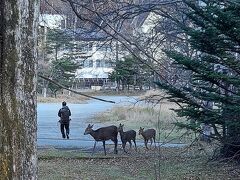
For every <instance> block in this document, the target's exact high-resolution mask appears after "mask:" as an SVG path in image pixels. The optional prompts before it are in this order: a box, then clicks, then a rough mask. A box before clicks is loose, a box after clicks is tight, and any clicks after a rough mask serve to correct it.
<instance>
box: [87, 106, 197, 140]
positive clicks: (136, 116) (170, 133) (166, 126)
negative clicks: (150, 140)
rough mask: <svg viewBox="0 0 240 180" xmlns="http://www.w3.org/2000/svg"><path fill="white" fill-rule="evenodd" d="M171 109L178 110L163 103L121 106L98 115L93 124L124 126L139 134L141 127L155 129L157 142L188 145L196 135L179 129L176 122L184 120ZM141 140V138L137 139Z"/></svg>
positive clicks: (125, 128)
mask: <svg viewBox="0 0 240 180" xmlns="http://www.w3.org/2000/svg"><path fill="white" fill-rule="evenodd" d="M171 108H177V106H176V105H175V104H173V103H169V102H163V103H161V104H158V105H157V106H153V105H152V104H148V105H146V106H140V105H132V106H127V107H126V106H119V107H115V108H113V109H111V110H108V111H106V112H104V113H100V114H97V115H96V116H95V117H94V118H93V120H92V121H91V122H92V123H103V124H106V125H110V124H113V125H116V126H118V125H119V124H120V123H122V124H124V131H126V130H129V129H134V130H135V131H137V132H138V130H139V128H140V127H144V128H145V129H147V128H155V129H156V130H157V140H158V141H161V142H174V143H186V142H191V141H192V140H193V139H194V138H195V134H194V133H192V132H190V131H186V130H184V129H179V128H178V127H176V126H175V124H174V123H175V122H183V121H184V119H183V118H177V117H176V114H175V113H174V111H172V110H170V109H171ZM137 139H141V137H139V136H138V137H137Z"/></svg>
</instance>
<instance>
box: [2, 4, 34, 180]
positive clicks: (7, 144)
mask: <svg viewBox="0 0 240 180" xmlns="http://www.w3.org/2000/svg"><path fill="white" fill-rule="evenodd" d="M0 12H1V17H0V179H9V180H10V179H11V180H12V179H23V180H25V179H36V178H37V157H36V140H37V138H36V135H37V123H36V84H37V81H36V67H37V49H36V47H37V29H38V12H39V7H38V1H37V0H1V1H0Z"/></svg>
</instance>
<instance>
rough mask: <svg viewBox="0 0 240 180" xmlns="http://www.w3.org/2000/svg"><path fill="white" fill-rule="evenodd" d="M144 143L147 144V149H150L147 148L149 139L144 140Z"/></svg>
mask: <svg viewBox="0 0 240 180" xmlns="http://www.w3.org/2000/svg"><path fill="white" fill-rule="evenodd" d="M144 143H145V147H146V148H147V149H148V147H147V143H148V139H146V140H144Z"/></svg>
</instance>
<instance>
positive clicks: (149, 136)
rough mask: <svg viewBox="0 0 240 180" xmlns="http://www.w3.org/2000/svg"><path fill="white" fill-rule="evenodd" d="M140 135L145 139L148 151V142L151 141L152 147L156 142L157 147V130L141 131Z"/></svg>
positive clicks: (141, 129)
mask: <svg viewBox="0 0 240 180" xmlns="http://www.w3.org/2000/svg"><path fill="white" fill-rule="evenodd" d="M139 135H142V137H143V139H144V144H145V147H146V148H147V149H148V147H147V143H148V140H150V141H151V146H152V142H153V141H154V144H155V147H156V141H155V137H156V130H155V129H146V130H145V131H144V128H141V127H140V129H139Z"/></svg>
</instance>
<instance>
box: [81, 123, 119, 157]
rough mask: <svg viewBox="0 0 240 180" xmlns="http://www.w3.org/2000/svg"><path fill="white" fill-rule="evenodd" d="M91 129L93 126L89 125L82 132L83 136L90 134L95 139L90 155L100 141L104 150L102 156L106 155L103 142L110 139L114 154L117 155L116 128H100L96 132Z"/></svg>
mask: <svg viewBox="0 0 240 180" xmlns="http://www.w3.org/2000/svg"><path fill="white" fill-rule="evenodd" d="M92 128H93V125H90V124H89V125H88V127H87V128H86V129H85V132H84V135H87V134H90V135H91V136H92V137H93V138H94V139H95V143H94V147H93V151H92V153H93V152H94V150H95V147H96V143H97V141H102V142H103V148H104V154H105V155H106V149H105V141H107V140H110V139H111V140H112V141H113V142H114V153H115V154H117V143H118V139H117V135H118V131H117V126H107V127H101V128H99V129H97V130H93V129H92Z"/></svg>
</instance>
